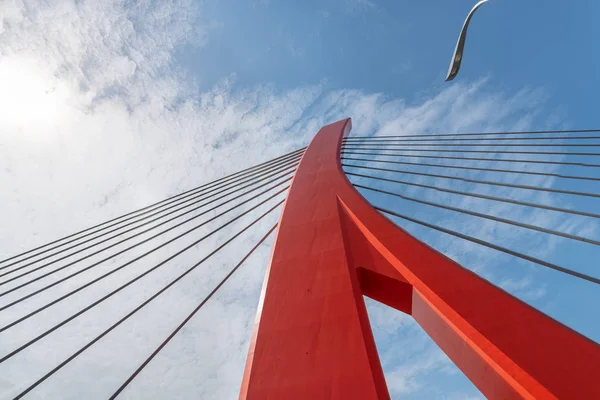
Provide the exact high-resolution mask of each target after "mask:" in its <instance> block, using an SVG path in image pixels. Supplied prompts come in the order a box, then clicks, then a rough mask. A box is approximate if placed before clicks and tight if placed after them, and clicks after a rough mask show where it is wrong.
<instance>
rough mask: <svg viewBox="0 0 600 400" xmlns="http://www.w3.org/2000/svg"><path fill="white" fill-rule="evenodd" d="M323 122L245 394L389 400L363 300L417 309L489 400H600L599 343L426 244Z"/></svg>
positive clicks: (271, 284)
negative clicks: (356, 173)
mask: <svg viewBox="0 0 600 400" xmlns="http://www.w3.org/2000/svg"><path fill="white" fill-rule="evenodd" d="M350 127H351V123H350V120H349V119H347V120H343V121H339V122H336V123H334V124H331V125H328V126H326V127H324V128H322V129H321V130H320V131H319V132H318V133H317V135H316V136H315V138H314V139H313V141H312V142H311V144H310V146H309V147H308V149H307V150H306V153H305V154H304V157H303V158H302V161H301V163H300V166H299V167H298V170H297V172H296V175H295V177H294V180H293V183H292V186H291V188H290V191H289V194H288V197H287V200H286V203H285V207H284V210H283V212H282V215H281V220H280V223H279V228H278V233H277V238H276V241H275V245H274V248H273V254H272V257H271V262H270V266H269V269H268V271H267V274H266V277H265V283H264V287H263V293H262V296H261V301H260V304H259V309H258V314H257V320H256V326H255V330H254V332H253V336H252V340H251V343H250V351H249V355H248V360H247V363H246V370H245V373H244V378H243V383H242V388H241V392H240V399H252V400H267V399H277V400H280V399H286V400H290V399H341V400H350V399H359V400H367V399H388V398H389V394H388V390H387V387H386V383H385V379H384V375H383V370H382V368H381V364H380V361H379V356H378V354H377V349H376V347H375V342H374V339H373V334H372V332H371V327H370V324H369V319H368V315H367V311H366V308H365V303H364V299H363V296H368V297H370V298H372V299H374V300H377V301H380V302H382V303H384V304H387V305H388V306H390V307H393V308H395V309H397V310H399V311H402V312H405V313H407V314H410V315H411V316H412V317H413V318H414V319H415V321H416V322H417V323H419V325H421V327H422V328H423V329H424V330H425V331H426V332H427V334H429V336H430V337H431V338H432V339H433V340H434V341H435V342H436V343H437V344H438V345H439V346H440V348H441V349H442V350H443V351H444V352H445V353H446V354H447V355H448V356H449V357H450V359H452V361H453V362H454V363H455V364H456V365H457V366H458V367H459V368H460V369H461V370H462V371H463V372H464V373H465V375H466V376H467V377H468V378H469V379H470V380H471V381H472V382H473V383H474V384H475V385H476V386H477V387H478V388H479V390H481V392H482V393H483V394H484V395H485V396H487V397H488V398H491V399H582V400H593V399H600V346H598V344H596V343H594V342H593V341H591V340H589V339H587V338H585V337H584V336H582V335H580V334H578V333H577V332H575V331H573V330H571V329H570V328H567V327H566V326H564V325H562V324H560V323H558V322H557V321H555V320H553V319H552V318H550V317H548V316H546V315H545V314H543V313H541V312H540V311H538V310H536V309H535V308H532V307H530V306H529V305H527V304H525V303H523V302H522V301H520V300H518V299H516V298H515V297H513V296H511V295H510V294H508V293H506V292H505V291H503V290H502V289H499V288H497V287H496V286H494V285H493V284H491V283H490V282H488V281H486V280H484V279H482V278H480V277H479V276H477V275H476V274H474V273H472V272H471V271H469V270H467V269H465V268H463V267H461V266H460V265H458V264H457V263H455V262H454V261H452V260H450V259H449V258H447V257H445V256H444V255H442V254H440V253H439V252H437V251H435V250H433V249H432V248H430V247H428V246H427V245H425V244H423V243H421V242H420V241H418V240H417V239H415V238H414V237H412V236H411V235H410V234H408V233H407V232H405V231H404V230H402V229H401V228H399V227H398V226H396V225H395V224H393V223H392V222H391V221H389V220H388V219H386V218H385V217H384V216H383V215H381V214H380V213H379V212H378V211H376V210H375V209H374V208H373V207H372V206H371V205H370V204H369V203H368V202H367V201H366V200H365V199H364V198H363V197H362V196H361V195H360V194H359V193H358V192H357V191H356V190H355V189H354V187H353V186H352V185H351V184H350V182H349V181H348V179H347V177H346V175H345V174H344V172H343V170H342V167H341V162H340V145H341V142H342V139H343V138H344V136H345V135H347V134H348V132H349V131H350Z"/></svg>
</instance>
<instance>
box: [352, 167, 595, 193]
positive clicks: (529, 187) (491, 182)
mask: <svg viewBox="0 0 600 400" xmlns="http://www.w3.org/2000/svg"><path fill="white" fill-rule="evenodd" d="M342 166H344V167H350V168H360V169H369V170H375V171H386V172H395V173H400V174H407V175H417V176H429V177H434V178H443V179H454V180H459V181H463V182H470V183H479V184H484V185H495V186H504V187H511V188H517V189H528V190H538V191H541V192H550V193H560V194H570V195H576V196H585V197H594V198H600V194H596V193H587V192H578V191H572V190H562V189H552V188H544V187H539V186H530V185H517V184H512V183H504V182H496V181H484V180H478V179H467V178H461V177H457V176H450V175H441V174H429V173H425V172H414V171H406V170H397V169H390V168H377V167H368V166H364V165H352V164H342Z"/></svg>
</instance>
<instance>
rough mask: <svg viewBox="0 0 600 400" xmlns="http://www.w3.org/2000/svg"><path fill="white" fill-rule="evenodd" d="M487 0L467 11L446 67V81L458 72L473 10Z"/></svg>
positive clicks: (482, 0)
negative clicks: (448, 65)
mask: <svg viewBox="0 0 600 400" xmlns="http://www.w3.org/2000/svg"><path fill="white" fill-rule="evenodd" d="M487 2H488V0H481V1H480V2H479V3H477V4H475V7H473V9H472V10H471V12H469V15H467V19H466V20H465V23H464V24H463V27H462V30H461V31H460V36H459V37H458V42H457V43H456V48H455V49H454V54H453V55H452V61H451V62H450V68H448V76H446V82H448V81H451V80H452V79H454V78H455V77H456V75H457V74H458V70H459V69H460V63H461V61H462V59H463V51H464V49H465V40H466V38H467V28H468V27H469V22H471V18H472V17H473V14H474V13H475V11H476V10H477V9H478V8H479V7H481V6H482V5H483V3H487Z"/></svg>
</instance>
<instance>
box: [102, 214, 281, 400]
mask: <svg viewBox="0 0 600 400" xmlns="http://www.w3.org/2000/svg"><path fill="white" fill-rule="evenodd" d="M275 228H277V224H275V225H273V227H272V228H271V229H269V231H268V232H267V233H266V234H265V235H264V236H263V237H262V238H261V239H260V240H259V241H258V243H257V244H256V245H255V246H254V247H253V248H252V249H250V251H249V252H248V253H246V255H245V256H244V257H243V258H242V260H241V261H240V262H239V263H238V264H237V265H236V266H235V267H233V268H232V269H231V271H229V273H228V274H227V275H225V277H224V278H223V279H221V281H220V282H219V284H218V285H217V286H215V288H214V289H213V290H212V291H211V292H210V293H209V294H208V295H207V296H206V297H205V298H204V300H202V302H200V304H198V306H197V307H196V308H194V309H193V310H192V312H191V313H190V314H189V315H188V316H187V317H186V318H185V319H184V320H183V321H182V322H181V323H180V324H179V325H178V326H177V328H175V329H174V330H173V332H171V334H170V335H169V336H167V338H166V339H165V340H164V341H163V342H162V343H161V344H160V345H159V346H158V347H157V348H156V349H155V350H154V351H153V352H152V354H150V355H149V356H148V358H146V360H145V361H144V362H143V363H142V364H141V365H140V366H139V367H138V368H137V369H136V370H135V371H134V372H133V373H132V374H131V375H130V376H129V378H127V380H126V381H125V382H124V383H123V384H122V385H121V386H120V387H119V388H118V389H117V390H116V391H115V392H114V393H113V394H112V396H110V398H109V400H114V399H115V398H117V396H118V395H119V394H120V393H121V392H122V391H123V389H125V388H126V387H127V386H128V385H129V384H130V383H131V381H133V380H134V379H135V378H136V377H137V376H138V374H139V373H140V372H141V371H142V370H143V369H144V368H145V367H146V366H147V365H148V364H149V363H150V361H152V359H153V358H154V357H156V355H157V354H158V353H159V352H160V351H161V350H162V349H163V348H164V347H165V346H166V345H167V344H168V343H169V342H170V341H171V339H173V337H174V336H175V335H176V334H177V333H178V332H179V331H180V330H181V329H182V328H183V327H184V326H185V325H186V324H187V323H188V322H189V321H190V320H191V319H192V317H193V316H194V315H195V314H196V313H197V312H198V311H199V310H200V309H201V308H202V307H203V306H204V305H205V304H206V303H207V302H208V300H210V299H211V297H212V296H213V295H214V294H215V293H216V292H217V291H218V290H219V289H220V288H221V287H222V286H223V285H224V284H225V282H227V280H228V279H229V278H231V276H232V275H233V274H234V273H235V272H236V271H237V270H238V268H239V267H240V266H241V265H242V264H243V263H244V262H245V261H246V260H247V259H248V258H249V257H250V256H251V255H252V254H253V253H254V251H255V250H256V249H258V247H259V246H260V245H261V244H262V243H263V242H264V241H265V240H266V239H267V238H268V237H269V236H270V235H271V233H273V231H274V230H275Z"/></svg>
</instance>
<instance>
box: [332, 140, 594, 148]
mask: <svg viewBox="0 0 600 400" xmlns="http://www.w3.org/2000/svg"><path fill="white" fill-rule="evenodd" d="M344 146H386V147H387V146H391V147H394V146H412V147H421V146H438V147H600V143H515V144H513V143H400V144H396V143H395V142H393V143H388V142H374V141H371V142H366V143H362V142H348V141H346V142H344Z"/></svg>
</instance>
